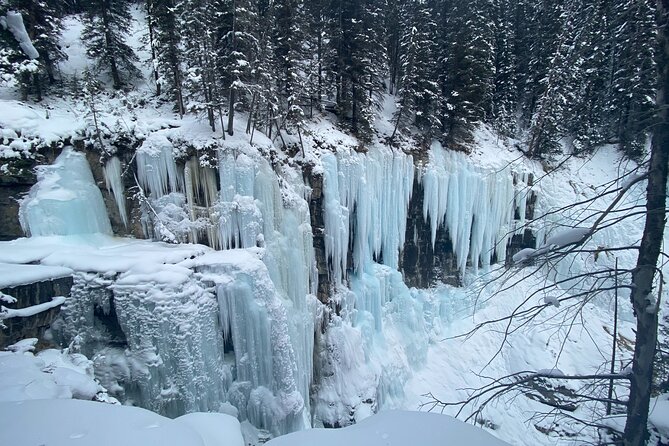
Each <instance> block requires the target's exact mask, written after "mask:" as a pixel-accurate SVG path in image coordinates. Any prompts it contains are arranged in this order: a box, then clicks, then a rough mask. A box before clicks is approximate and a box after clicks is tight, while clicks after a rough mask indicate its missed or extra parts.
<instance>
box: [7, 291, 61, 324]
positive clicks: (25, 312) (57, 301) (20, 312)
mask: <svg viewBox="0 0 669 446" xmlns="http://www.w3.org/2000/svg"><path fill="white" fill-rule="evenodd" d="M63 303H65V297H63V296H56V297H52V298H51V302H45V303H42V304H37V305H31V306H29V307H23V308H6V307H4V306H3V307H0V321H2V320H3V319H11V318H13V317H30V316H34V315H36V314H39V313H42V312H44V311H47V310H50V309H51V308H55V307H57V306H59V305H63Z"/></svg>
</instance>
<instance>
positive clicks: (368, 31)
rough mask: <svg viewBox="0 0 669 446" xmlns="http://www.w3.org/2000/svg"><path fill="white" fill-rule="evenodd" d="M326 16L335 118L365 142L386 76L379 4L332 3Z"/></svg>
mask: <svg viewBox="0 0 669 446" xmlns="http://www.w3.org/2000/svg"><path fill="white" fill-rule="evenodd" d="M329 16H330V23H331V26H332V30H331V38H330V43H331V45H332V46H333V52H334V56H335V57H334V60H333V63H332V65H331V70H332V73H333V76H334V79H335V85H336V91H337V96H336V97H337V107H338V110H339V115H340V116H341V117H343V118H345V119H347V120H348V121H349V122H350V125H351V130H352V131H353V132H354V133H356V134H357V135H358V136H360V137H361V138H363V139H366V138H369V137H371V132H372V124H373V121H374V112H375V110H376V109H377V108H378V107H379V104H380V93H381V92H382V91H383V88H384V83H383V82H384V79H385V77H386V72H387V70H386V65H385V61H386V55H385V46H384V41H385V36H384V30H383V23H384V21H383V9H382V8H381V2H380V1H378V0H362V1H357V0H336V1H334V2H332V4H331V6H330V11H329Z"/></svg>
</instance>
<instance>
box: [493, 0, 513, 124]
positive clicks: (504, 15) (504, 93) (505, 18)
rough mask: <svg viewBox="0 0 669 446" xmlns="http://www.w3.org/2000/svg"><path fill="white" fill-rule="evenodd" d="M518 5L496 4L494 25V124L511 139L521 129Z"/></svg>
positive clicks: (497, 1) (506, 1)
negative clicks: (516, 46)
mask: <svg viewBox="0 0 669 446" xmlns="http://www.w3.org/2000/svg"><path fill="white" fill-rule="evenodd" d="M514 4H515V2H511V0H494V1H493V4H492V18H493V24H494V32H495V39H494V45H495V46H494V61H495V77H494V81H493V97H492V110H491V111H492V117H491V118H492V121H493V124H494V125H495V128H496V129H497V131H499V132H500V133H502V134H504V135H508V136H511V135H513V134H514V132H515V131H516V128H517V122H516V108H517V100H518V92H517V87H516V86H517V82H516V77H517V74H516V72H515V66H516V55H515V53H514V43H515V40H516V31H515V29H514V26H513V25H514V15H515V8H514Z"/></svg>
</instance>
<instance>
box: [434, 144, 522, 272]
mask: <svg viewBox="0 0 669 446" xmlns="http://www.w3.org/2000/svg"><path fill="white" fill-rule="evenodd" d="M421 181H422V183H423V188H424V190H425V198H424V201H423V217H424V218H425V219H426V220H428V219H429V221H430V227H431V229H432V244H433V245H434V241H435V238H436V234H437V229H438V228H439V227H440V226H442V225H443V226H445V227H446V229H447V230H448V232H449V234H450V238H451V242H452V243H453V251H454V252H455V253H456V256H457V259H458V269H459V270H460V271H461V272H462V273H464V271H465V268H466V267H467V264H468V261H469V262H470V264H471V267H472V269H473V270H474V271H476V270H477V269H478V267H479V264H480V265H482V266H484V267H485V266H488V265H490V263H491V261H492V259H493V256H495V254H496V255H497V259H498V260H499V261H500V262H503V261H504V259H505V257H506V245H507V242H508V239H509V237H510V235H511V234H512V231H513V229H514V227H513V224H514V211H515V210H516V207H518V208H519V214H520V215H521V216H522V218H523V219H524V216H525V205H526V197H525V195H523V194H522V193H519V194H516V189H515V188H514V185H513V174H512V172H511V168H510V167H508V166H507V167H505V168H502V169H500V170H496V171H493V170H490V171H485V170H483V169H481V168H478V167H476V166H474V165H472V163H471V162H470V161H469V160H468V159H467V157H466V156H465V155H464V154H462V153H458V152H454V151H448V150H444V148H443V147H442V146H441V144H439V143H437V142H434V143H433V144H432V147H431V148H430V161H429V163H428V164H427V166H426V167H425V170H424V173H423V175H422V177H421ZM516 197H518V199H516ZM519 223H520V224H522V221H520V222H519Z"/></svg>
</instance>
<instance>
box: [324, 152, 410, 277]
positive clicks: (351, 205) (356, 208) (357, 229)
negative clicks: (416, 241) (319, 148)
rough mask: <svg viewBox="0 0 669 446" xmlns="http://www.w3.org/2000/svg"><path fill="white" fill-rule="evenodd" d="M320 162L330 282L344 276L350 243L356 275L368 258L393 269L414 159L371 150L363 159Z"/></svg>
mask: <svg viewBox="0 0 669 446" xmlns="http://www.w3.org/2000/svg"><path fill="white" fill-rule="evenodd" d="M321 160H322V163H323V169H324V175H323V177H324V178H323V179H324V181H323V182H324V191H323V193H324V198H325V202H324V207H325V209H324V214H325V229H326V237H325V249H326V254H327V256H328V257H329V258H330V259H331V265H332V276H333V279H334V282H335V283H341V282H342V280H343V278H344V277H345V273H346V268H347V256H348V252H349V244H351V246H352V251H353V265H352V266H353V269H354V270H355V271H358V270H359V269H360V268H361V267H362V266H363V265H364V264H365V262H367V261H369V260H371V259H376V260H379V261H381V262H382V263H383V264H385V265H388V266H390V267H391V268H397V264H398V257H399V253H400V250H401V249H402V246H403V245H404V236H405V231H406V221H407V212H408V209H409V200H410V199H411V191H412V188H413V178H414V165H413V159H412V157H411V156H410V155H406V154H404V153H401V152H397V151H394V150H392V149H390V148H388V147H383V146H379V145H375V146H372V147H371V148H370V150H369V152H368V153H367V154H362V153H357V152H343V151H342V152H338V153H337V154H333V153H325V154H323V155H322V158H321ZM351 235H352V236H353V239H352V240H349V239H350V238H351Z"/></svg>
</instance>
